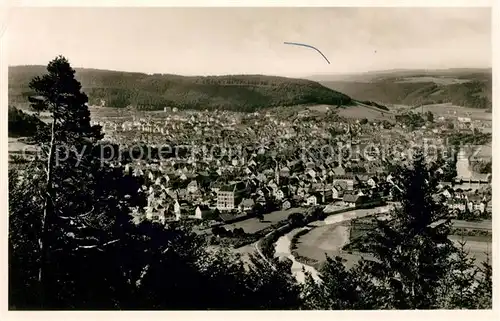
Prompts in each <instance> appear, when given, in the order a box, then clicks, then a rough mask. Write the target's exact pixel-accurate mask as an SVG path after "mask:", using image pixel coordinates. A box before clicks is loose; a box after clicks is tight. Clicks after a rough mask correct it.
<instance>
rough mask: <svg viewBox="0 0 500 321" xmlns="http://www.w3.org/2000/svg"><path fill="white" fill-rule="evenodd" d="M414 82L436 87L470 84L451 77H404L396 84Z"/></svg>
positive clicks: (464, 80) (467, 80)
mask: <svg viewBox="0 0 500 321" xmlns="http://www.w3.org/2000/svg"><path fill="white" fill-rule="evenodd" d="M416 82H424V83H427V82H433V83H436V84H438V85H452V84H463V83H466V82H470V80H469V79H458V78H453V77H432V76H423V77H418V76H415V77H405V78H403V79H401V80H399V81H396V83H416Z"/></svg>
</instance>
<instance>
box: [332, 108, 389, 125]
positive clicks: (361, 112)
mask: <svg viewBox="0 0 500 321" xmlns="http://www.w3.org/2000/svg"><path fill="white" fill-rule="evenodd" d="M336 111H337V114H338V115H339V116H341V117H345V118H354V119H362V118H366V119H368V120H369V121H373V120H388V121H390V120H394V116H393V115H392V114H391V113H390V112H385V111H383V110H380V111H378V110H376V109H375V108H369V107H365V106H359V105H358V106H349V107H345V108H339V109H336Z"/></svg>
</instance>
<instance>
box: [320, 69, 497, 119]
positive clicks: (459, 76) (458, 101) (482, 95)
mask: <svg viewBox="0 0 500 321" xmlns="http://www.w3.org/2000/svg"><path fill="white" fill-rule="evenodd" d="M310 78H311V79H315V80H318V81H320V83H321V84H323V85H325V86H326V87H329V88H335V90H339V91H341V92H343V93H346V94H347V95H349V96H351V97H355V98H356V99H359V100H371V101H376V102H380V103H383V104H402V105H411V106H419V105H428V104H440V103H452V104H454V105H458V106H463V107H470V108H479V109H486V110H491V106H492V104H491V101H492V98H491V96H492V76H491V69H447V70H390V71H382V72H370V73H364V74H352V75H345V76H341V75H332V76H331V77H329V76H327V75H318V76H313V77H310Z"/></svg>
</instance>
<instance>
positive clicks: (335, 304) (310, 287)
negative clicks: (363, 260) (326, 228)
mask: <svg viewBox="0 0 500 321" xmlns="http://www.w3.org/2000/svg"><path fill="white" fill-rule="evenodd" d="M365 275H366V274H365V273H363V272H362V271H361V269H359V267H358V268H354V269H352V270H348V269H347V268H346V267H345V266H344V264H343V263H342V259H341V258H340V257H338V256H337V257H335V258H331V257H327V259H326V262H325V263H324V264H323V266H322V268H321V269H320V280H319V281H317V280H315V279H313V278H312V276H311V275H310V274H308V275H307V276H306V281H305V285H304V290H303V293H304V297H303V300H304V308H305V309H311V310H351V309H371V308H373V306H374V305H375V302H374V300H373V299H374V298H375V297H374V296H373V297H371V298H370V297H369V296H367V294H370V295H372V294H373V289H372V288H371V284H370V282H368V280H367V279H364V278H363V277H364V276H365Z"/></svg>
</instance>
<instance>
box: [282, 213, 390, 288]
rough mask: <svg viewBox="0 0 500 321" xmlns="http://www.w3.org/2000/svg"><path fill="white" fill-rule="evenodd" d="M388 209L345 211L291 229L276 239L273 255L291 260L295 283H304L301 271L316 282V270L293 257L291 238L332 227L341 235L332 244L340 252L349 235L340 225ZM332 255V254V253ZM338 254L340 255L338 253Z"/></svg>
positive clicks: (317, 275)
mask: <svg viewBox="0 0 500 321" xmlns="http://www.w3.org/2000/svg"><path fill="white" fill-rule="evenodd" d="M389 208H390V205H385V206H379V207H375V208H372V209H354V210H352V211H347V212H343V213H338V214H333V215H329V216H328V217H326V218H325V219H324V220H320V221H315V222H312V223H310V224H308V225H307V226H306V227H300V228H296V229H293V230H292V231H290V232H288V233H287V234H285V235H283V236H281V237H280V238H278V240H277V241H276V242H275V244H274V246H275V254H274V255H275V257H287V258H289V259H290V260H292V263H293V264H292V273H293V274H294V276H295V278H296V279H297V281H299V282H304V280H305V273H304V272H303V270H305V271H308V272H310V273H311V274H312V276H313V278H314V279H316V280H318V279H319V273H318V270H317V269H316V268H315V267H313V266H311V265H309V264H304V263H302V262H300V261H298V260H297V258H296V257H295V256H294V255H293V253H292V249H291V246H292V239H293V237H294V236H295V235H296V234H297V233H300V232H302V231H304V230H309V232H308V233H307V234H305V235H308V234H309V233H311V231H313V230H316V229H318V228H320V227H325V228H324V229H325V230H328V228H329V226H331V225H334V226H335V227H338V228H339V233H340V234H339V235H341V237H338V238H337V240H334V242H336V244H337V246H335V251H340V250H339V249H340V248H341V247H342V246H343V244H344V243H345V242H348V241H349V235H348V231H349V229H348V228H345V225H342V224H341V223H344V222H348V221H350V220H352V219H355V218H360V217H366V216H369V215H376V214H380V213H384V212H386V211H388V210H389ZM320 232H321V230H320ZM326 233H327V234H325V238H324V239H327V238H331V235H328V232H326ZM346 233H347V234H346ZM297 253H298V252H297ZM317 253H319V252H317ZM317 253H316V254H317ZM332 254H334V253H332ZM338 254H340V252H338ZM320 255H322V259H324V258H325V253H321V254H320ZM301 256H303V257H308V256H307V255H301ZM342 256H346V258H347V256H352V257H353V258H354V257H355V256H356V255H353V254H349V253H342ZM359 257H361V256H359ZM350 261H353V260H350ZM318 262H319V260H318Z"/></svg>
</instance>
